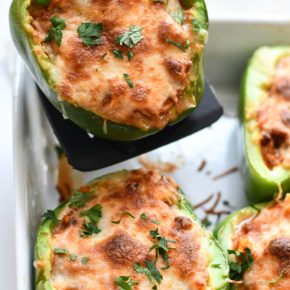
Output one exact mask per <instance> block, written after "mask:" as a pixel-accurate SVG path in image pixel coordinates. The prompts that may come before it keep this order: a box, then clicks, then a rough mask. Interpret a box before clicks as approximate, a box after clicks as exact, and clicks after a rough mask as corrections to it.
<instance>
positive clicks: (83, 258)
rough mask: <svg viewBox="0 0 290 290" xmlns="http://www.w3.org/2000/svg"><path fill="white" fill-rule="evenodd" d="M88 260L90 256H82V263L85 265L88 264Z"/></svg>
mask: <svg viewBox="0 0 290 290" xmlns="http://www.w3.org/2000/svg"><path fill="white" fill-rule="evenodd" d="M88 260H89V258H87V257H82V264H83V265H86V264H87V262H88Z"/></svg>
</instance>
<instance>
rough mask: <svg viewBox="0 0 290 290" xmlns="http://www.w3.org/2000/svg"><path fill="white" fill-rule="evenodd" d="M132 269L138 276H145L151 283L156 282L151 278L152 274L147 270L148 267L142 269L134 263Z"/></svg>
mask: <svg viewBox="0 0 290 290" xmlns="http://www.w3.org/2000/svg"><path fill="white" fill-rule="evenodd" d="M133 265H134V269H135V271H136V272H138V273H140V274H145V275H146V276H147V278H148V280H149V281H150V282H151V283H156V282H157V281H156V280H155V278H154V277H153V274H152V273H151V272H150V270H149V269H148V267H146V266H145V267H142V266H140V264H139V263H134V264H133Z"/></svg>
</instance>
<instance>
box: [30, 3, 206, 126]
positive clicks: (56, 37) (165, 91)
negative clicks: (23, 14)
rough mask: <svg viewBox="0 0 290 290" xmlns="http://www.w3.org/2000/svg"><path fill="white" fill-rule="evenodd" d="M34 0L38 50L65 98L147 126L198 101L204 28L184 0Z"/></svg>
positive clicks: (117, 119)
mask: <svg viewBox="0 0 290 290" xmlns="http://www.w3.org/2000/svg"><path fill="white" fill-rule="evenodd" d="M36 2H37V1H36ZM36 2H35V1H33V3H32V4H31V5H30V6H28V11H29V13H30V15H31V27H30V29H31V30H32V33H33V38H34V42H35V43H36V48H35V50H34V51H35V53H36V55H37V56H38V58H39V62H40V64H41V65H42V67H43V68H45V69H46V70H47V71H48V73H49V74H50V77H51V79H52V80H53V82H54V83H55V89H56V91H57V92H58V94H59V97H60V99H61V100H66V101H69V102H71V103H73V104H75V105H77V106H79V107H82V108H84V109H86V110H89V111H92V112H94V113H96V114H97V115H99V116H101V117H103V118H104V119H105V120H112V121H115V122H119V123H124V124H128V125H132V126H135V127H138V128H141V129H144V130H146V129H149V128H153V127H155V128H163V127H164V126H165V125H166V124H167V123H168V122H169V121H174V120H176V119H177V117H178V116H179V115H180V114H181V113H182V112H184V111H186V110H187V109H190V108H193V107H195V106H196V101H195V98H194V96H193V93H194V92H193V90H194V85H193V84H194V83H195V81H196V75H195V74H196V69H197V67H196V66H197V64H196V59H197V56H198V55H199V54H200V53H201V52H202V50H203V48H204V46H203V43H204V37H201V35H203V36H204V35H205V34H206V31H205V30H204V29H202V28H201V27H200V23H199V22H198V20H197V18H196V15H197V13H199V12H198V10H197V9H195V8H194V7H193V8H190V9H188V10H183V9H182V7H181V4H180V2H179V1H178V0H170V1H148V0H138V1H136V0H126V1H125V0H124V1H120V0H107V1H104V0H70V1H66V0H50V1H44V2H48V3H49V4H48V5H47V6H43V5H38V4H36ZM42 2H43V1H42ZM193 59H195V60H194V63H193V62H192V61H193Z"/></svg>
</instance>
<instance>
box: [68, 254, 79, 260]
mask: <svg viewBox="0 0 290 290" xmlns="http://www.w3.org/2000/svg"><path fill="white" fill-rule="evenodd" d="M77 257H78V256H77V255H74V254H70V255H69V258H70V260H71V261H74V260H75V259H76V258H77Z"/></svg>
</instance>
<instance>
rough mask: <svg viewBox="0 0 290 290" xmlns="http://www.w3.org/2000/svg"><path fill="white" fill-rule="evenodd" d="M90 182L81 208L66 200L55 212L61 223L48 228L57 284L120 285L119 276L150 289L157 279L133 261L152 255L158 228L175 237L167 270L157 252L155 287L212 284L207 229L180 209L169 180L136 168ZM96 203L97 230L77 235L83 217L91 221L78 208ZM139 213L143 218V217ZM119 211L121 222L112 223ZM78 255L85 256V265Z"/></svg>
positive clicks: (65, 286) (60, 289) (62, 289)
mask: <svg viewBox="0 0 290 290" xmlns="http://www.w3.org/2000/svg"><path fill="white" fill-rule="evenodd" d="M91 186H92V187H89V186H87V187H83V188H81V190H82V191H84V192H88V191H94V197H93V199H91V200H90V201H88V202H87V203H86V205H85V207H84V208H80V209H78V208H76V207H72V208H69V206H68V205H67V206H66V208H65V209H64V210H63V211H62V213H61V215H60V216H59V218H63V222H61V223H60V224H59V225H57V226H56V227H55V228H54V229H53V231H52V234H51V238H50V245H51V251H52V252H51V259H50V260H51V265H52V270H51V277H50V283H51V285H52V286H53V287H54V288H55V289H58V290H65V289H66V290H68V289H86V290H95V289H119V287H118V286H117V285H116V283H115V282H114V279H115V278H117V277H119V276H130V277H131V278H132V279H133V280H134V281H136V282H138V283H139V284H138V285H135V286H133V288H132V289H134V290H138V289H152V287H153V286H154V285H155V284H153V283H151V282H150V281H149V280H148V278H147V276H146V275H145V274H140V273H137V272H136V271H135V270H134V267H133V263H134V262H136V263H139V264H140V265H141V266H143V267H144V266H145V261H146V260H151V261H154V260H155V251H154V250H152V251H150V247H151V246H152V245H154V239H153V238H152V236H151V234H150V230H156V229H157V228H158V231H159V233H160V235H161V236H162V237H165V238H167V239H169V240H172V241H175V242H176V243H170V242H168V243H167V244H168V247H169V248H174V249H169V251H168V259H169V261H170V267H169V268H168V269H166V270H162V269H161V268H162V267H164V266H166V264H165V263H164V261H163V259H162V258H161V256H159V258H158V260H157V263H156V267H157V268H158V270H159V271H160V273H161V275H162V276H163V280H162V281H161V284H160V285H158V289H166V290H167V289H176V290H178V289H180V290H186V289H211V288H210V285H209V284H210V282H209V274H208V271H207V267H208V265H209V261H210V254H209V249H208V244H209V242H208V240H207V237H206V233H205V232H204V230H203V229H202V228H201V227H200V226H199V225H198V224H197V223H195V222H193V221H192V219H190V216H188V215H187V214H185V213H184V212H183V211H181V210H180V209H179V208H178V206H177V204H178V200H179V199H180V195H179V193H178V192H177V189H178V187H177V185H176V183H175V182H174V181H173V180H172V179H170V178H169V177H161V176H160V175H159V174H158V173H157V172H154V171H144V170H135V171H131V172H127V171H124V172H121V173H118V175H113V176H112V175H111V176H109V177H108V178H104V179H102V180H101V181H100V182H99V183H97V185H93V184H92V185H91ZM96 204H100V205H101V206H102V217H101V218H100V220H99V222H98V227H99V228H100V229H101V232H100V233H98V234H93V235H92V236H89V237H87V238H81V237H80V235H81V234H82V233H81V229H83V223H84V219H86V220H87V221H89V219H88V217H82V216H81V213H82V212H83V211H84V210H87V209H90V208H91V207H92V206H94V205H96ZM123 212H128V213H130V214H131V215H133V216H134V217H135V218H132V217H131V216H129V215H126V214H123V215H122V213H123ZM143 213H145V215H146V218H144V216H143V218H142V217H141V215H142V214H143ZM121 216H122V219H121V222H120V223H119V224H114V223H112V221H118V220H119V219H120V217H121ZM156 221H158V223H157V222H156ZM155 241H156V239H155ZM55 248H61V249H65V250H66V251H67V252H68V253H69V254H74V255H77V258H76V259H75V260H74V261H71V260H70V258H69V256H68V255H64V254H58V253H54V252H53V251H54V249H55ZM82 257H86V258H88V261H87V263H86V264H85V265H83V264H82V262H81V258H82ZM156 285H157V284H156Z"/></svg>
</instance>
